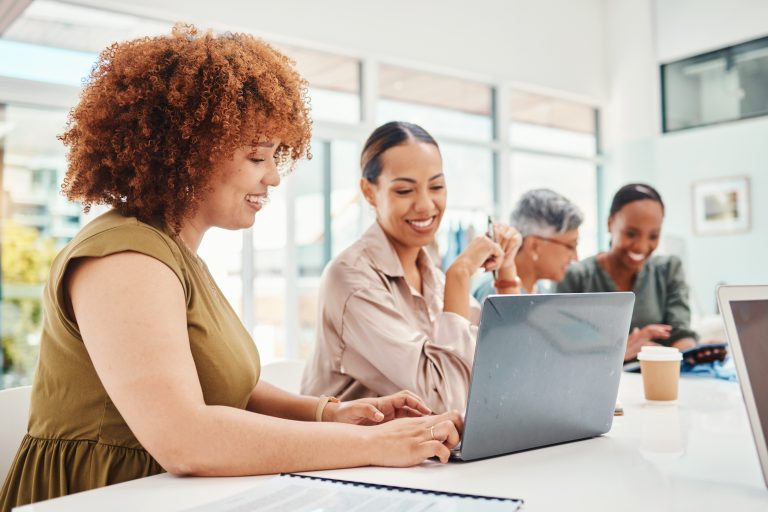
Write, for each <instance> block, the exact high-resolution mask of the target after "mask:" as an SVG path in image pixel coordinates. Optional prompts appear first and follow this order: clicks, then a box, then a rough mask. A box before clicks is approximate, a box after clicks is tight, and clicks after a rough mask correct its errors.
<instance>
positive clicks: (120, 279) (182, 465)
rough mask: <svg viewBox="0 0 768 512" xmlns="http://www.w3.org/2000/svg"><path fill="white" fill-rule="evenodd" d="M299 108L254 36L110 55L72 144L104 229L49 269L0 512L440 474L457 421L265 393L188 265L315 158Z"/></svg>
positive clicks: (72, 161) (77, 190)
mask: <svg viewBox="0 0 768 512" xmlns="http://www.w3.org/2000/svg"><path fill="white" fill-rule="evenodd" d="M305 97H306V83H305V82H304V80H303V79H302V78H301V77H300V76H299V75H298V74H297V73H296V71H295V70H294V69H293V67H292V63H291V62H290V60H289V59H288V58H286V57H285V56H283V55H282V54H280V53H278V52H277V51H275V50H274V49H273V48H272V47H270V46H269V45H267V44H265V43H263V42H261V41H259V40H257V39H255V38H253V37H251V36H248V35H244V34H225V35H221V36H213V35H211V34H210V33H205V34H200V33H198V32H197V31H196V30H195V29H194V28H192V27H177V28H176V29H175V30H174V32H173V34H172V35H171V36H170V37H153V38H143V39H139V40H135V41H130V42H126V43H121V44H115V45H113V46H111V47H110V48H108V49H107V50H105V51H104V52H103V53H102V54H101V56H100V58H99V61H98V63H97V64H96V66H95V68H94V70H93V72H92V76H91V78H90V81H89V82H88V83H87V84H86V86H85V89H84V91H83V93H82V96H81V101H80V103H79V105H78V106H77V107H75V108H74V109H73V110H72V112H71V113H70V119H69V123H68V126H67V130H66V132H65V133H64V135H63V136H62V139H63V141H64V142H65V144H66V145H67V146H69V150H70V151H69V168H68V171H67V175H66V178H65V180H64V185H63V187H62V188H63V190H64V192H65V193H66V195H67V196H68V197H69V198H70V199H72V200H78V201H82V202H83V204H84V206H85V208H86V209H87V208H89V207H90V205H93V204H104V205H109V206H111V207H112V210H110V211H109V212H107V213H105V214H103V215H101V216H99V217H98V218H96V219H95V220H93V221H92V222H91V223H90V224H88V225H86V226H85V227H84V228H83V229H82V230H81V232H80V233H79V234H78V235H77V236H76V237H75V238H74V239H73V240H72V242H71V243H70V244H68V245H67V246H66V247H65V248H64V249H63V250H62V251H61V253H60V254H59V255H58V256H57V258H56V260H55V262H54V264H53V268H52V269H51V274H50V278H49V280H48V283H47V286H46V289H45V292H44V297H43V301H44V315H45V320H44V325H43V331H42V335H41V346H40V360H39V365H38V369H37V373H36V375H35V382H34V386H33V390H32V403H31V408H30V420H29V429H28V434H27V435H26V436H25V437H24V439H23V441H22V444H21V447H20V449H19V451H18V453H17V455H16V459H15V461H14V463H13V465H12V467H11V469H10V471H9V473H8V477H7V479H6V481H5V484H4V486H3V489H2V493H1V494H0V509H2V510H9V509H10V508H11V507H13V506H17V505H21V504H25V503H30V502H35V501H39V500H44V499H48V498H52V497H55V496H61V495H66V494H70V493H74V492H78V491H83V490H87V489H92V488H95V487H100V486H104V485H109V484H113V483H116V482H122V481H126V480H131V479H135V478H139V477H143V476H148V475H153V474H156V473H160V472H162V471H163V470H166V471H169V472H172V473H175V474H189V475H250V474H260V473H277V472H282V471H301V470H313V469H327V468H339V467H349V466H362V465H369V464H378V465H388V466H407V465H412V464H417V463H419V462H421V461H423V460H424V459H426V458H429V457H433V456H437V457H439V458H440V459H441V460H442V461H446V460H447V458H448V456H449V448H451V447H453V446H454V445H455V444H456V443H458V438H459V435H458V429H460V427H461V419H460V418H459V417H458V416H457V415H456V414H445V415H440V416H429V415H427V414H428V413H429V412H430V411H429V409H428V408H427V407H426V406H425V405H424V403H423V401H422V400H421V399H420V398H418V397H416V396H415V395H413V394H412V393H409V392H400V393H396V394H394V395H389V396H386V397H381V398H371V399H363V400H355V401H350V402H339V401H338V400H336V399H334V398H332V397H320V398H317V397H310V396H297V395H293V394H290V393H287V392H284V391H281V390H279V389H277V388H275V387H273V386H271V385H269V384H267V383H265V382H261V381H259V371H260V365H259V357H258V353H257V351H256V347H255V345H254V343H253V340H251V338H250V336H249V335H248V333H247V332H246V330H245V329H244V328H243V326H242V324H241V323H240V321H239V319H238V318H237V316H236V314H235V313H234V311H233V310H232V308H231V307H230V306H229V304H228V303H227V302H226V300H225V298H224V296H223V295H222V293H221V291H220V290H219V289H218V287H217V286H216V284H215V283H214V281H213V279H212V278H211V275H210V274H209V272H208V269H207V267H206V266H205V264H204V263H203V262H202V261H201V260H200V259H199V258H198V256H197V255H196V254H195V253H196V250H197V248H198V247H199V245H200V242H201V240H202V238H203V235H204V234H205V232H206V230H207V229H208V228H210V227H214V226H216V227H222V228H227V229H245V228H249V227H250V226H252V224H253V222H254V218H255V215H256V214H257V212H259V210H261V209H262V208H263V207H264V205H265V204H266V202H267V197H268V190H269V188H270V187H275V186H277V185H278V184H279V183H280V175H279V170H290V169H291V168H292V166H293V163H294V162H295V161H296V160H297V159H299V158H301V157H302V156H304V155H306V154H307V153H308V151H309V140H310V133H311V121H310V117H309V112H308V109H307V106H306V105H307V104H306V101H305ZM406 416H409V417H406ZM388 420H394V421H388ZM313 421H317V422H324V423H313Z"/></svg>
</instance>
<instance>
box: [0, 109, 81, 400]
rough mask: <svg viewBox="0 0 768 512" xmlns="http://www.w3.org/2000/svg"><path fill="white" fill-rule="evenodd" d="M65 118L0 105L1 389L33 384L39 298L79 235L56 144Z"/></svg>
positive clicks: (60, 113) (54, 112)
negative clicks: (59, 256)
mask: <svg viewBox="0 0 768 512" xmlns="http://www.w3.org/2000/svg"><path fill="white" fill-rule="evenodd" d="M66 114H67V113H66V112H65V111H58V110H38V109H34V108H21V107H16V106H4V105H0V183H2V201H1V202H0V204H2V212H0V213H2V222H1V225H2V236H1V237H0V240H1V241H0V251H1V254H0V260H2V267H1V268H2V269H1V270H0V286H2V287H1V288H0V338H1V339H2V349H1V350H0V360H2V375H1V377H2V378H0V387H9V386H17V385H24V384H29V383H31V381H32V375H33V372H34V368H35V364H36V361H37V352H38V345H39V337H40V329H41V323H40V322H41V297H42V290H43V283H45V281H46V279H47V278H48V273H49V271H50V266H51V262H52V260H53V257H54V255H55V254H56V252H57V251H58V250H59V249H60V248H61V247H62V246H63V245H64V244H66V243H67V242H69V240H71V239H72V237H73V236H74V235H75V234H76V233H77V231H78V229H79V228H80V210H79V208H78V206H77V205H76V204H72V203H69V202H68V201H67V200H66V199H65V198H64V197H63V196H62V195H61V194H60V193H59V185H60V183H61V181H62V178H63V176H64V172H65V170H66V161H65V157H64V155H65V151H64V146H63V145H62V144H61V143H60V142H59V141H58V140H57V139H56V135H57V134H58V133H61V132H62V131H63V128H64V124H65V122H66Z"/></svg>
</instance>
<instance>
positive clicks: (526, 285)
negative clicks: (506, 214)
mask: <svg viewBox="0 0 768 512" xmlns="http://www.w3.org/2000/svg"><path fill="white" fill-rule="evenodd" d="M583 220H584V215H583V214H582V213H581V210H580V209H579V207H578V206H576V205H575V204H573V203H572V202H570V201H569V200H568V199H566V198H565V197H563V196H561V195H560V194H558V193H557V192H555V191H553V190H550V189H546V188H537V189H533V190H529V191H528V192H526V193H525V194H523V196H522V197H521V198H520V200H519V201H518V202H517V205H516V206H515V209H514V210H513V211H512V215H511V219H510V223H509V224H510V226H512V227H514V228H516V229H517V230H518V231H519V232H520V234H521V235H522V236H523V245H522V247H521V248H520V250H519V251H518V252H517V255H516V256H515V265H516V266H517V275H518V278H519V279H520V291H521V293H536V292H537V291H538V290H537V287H536V282H537V281H539V280H540V279H549V280H551V281H556V282H557V281H560V280H562V279H563V277H565V271H566V269H567V268H568V265H569V264H570V263H571V262H572V261H574V260H576V259H577V255H576V246H577V244H578V240H579V226H581V223H582V221H583ZM492 293H497V292H496V290H495V289H494V288H493V283H492V282H491V280H490V279H489V278H488V277H486V276H483V279H482V281H481V282H480V283H478V284H477V285H476V287H475V290H474V291H473V295H474V296H475V298H477V299H478V300H479V301H482V300H483V299H484V298H485V297H486V296H488V295H490V294H492Z"/></svg>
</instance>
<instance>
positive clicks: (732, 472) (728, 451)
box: [15, 374, 768, 512]
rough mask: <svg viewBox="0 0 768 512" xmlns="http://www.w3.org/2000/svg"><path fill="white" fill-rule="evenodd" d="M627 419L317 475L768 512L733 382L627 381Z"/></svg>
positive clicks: (538, 506) (171, 498) (169, 495)
mask: <svg viewBox="0 0 768 512" xmlns="http://www.w3.org/2000/svg"><path fill="white" fill-rule="evenodd" d="M619 399H620V400H621V403H622V404H623V406H624V416H619V417H616V418H615V420H614V423H613V428H612V429H611V431H610V432H609V433H607V434H606V435H604V436H600V437H597V438H594V439H589V440H586V441H578V442H574V443H566V444H562V445H558V446H552V447H548V448H540V449H537V450H530V451H527V452H521V453H516V454H512V455H506V456H502V457H495V458H492V459H486V460H481V461H475V462H466V463H462V462H452V463H449V464H447V465H441V464H437V463H434V462H426V463H424V464H422V465H420V466H417V467H413V468H381V467H366V468H356V469H344V470H333V471H318V472H313V473H309V474H312V475H318V476H324V477H329V478H338V479H344V480H355V481H360V482H372V483H382V484H388V485H398V486H405V487H420V488H425V489H434V490H442V491H454V492H461V493H470V494H485V495H492V496H504V497H510V498H522V499H524V500H525V506H524V509H525V510H532V511H539V510H547V511H549V510H566V509H567V510H590V511H594V510H612V511H613V510H622V511H635V510H637V511H639V510H643V511H647V510H653V511H678V510H697V511H698V510H738V511H740V512H747V511H752V510H754V511H757V510H760V511H766V510H768V489H766V487H765V484H764V482H763V479H762V475H761V472H760V467H759V463H758V459H757V452H756V450H755V445H754V442H753V439H752V435H751V431H750V427H749V423H748V421H747V415H746V409H745V407H744V403H743V400H742V398H741V392H740V390H739V386H738V384H737V383H735V382H725V381H717V380H714V379H708V378H707V379H704V378H683V379H682V380H681V382H680V399H679V400H678V403H677V404H675V405H651V404H648V403H646V402H645V400H644V398H643V392H642V381H641V379H640V376H639V375H636V374H624V375H623V376H622V381H621V386H620V389H619ZM269 478H271V476H257V477H232V478H229V477H228V478H194V477H175V476H172V475H168V474H162V475H156V476H153V477H148V478H142V479H139V480H134V481H131V482H126V483H123V484H118V485H113V486H109V487H105V488H101V489H95V490H93V491H88V492H84V493H80V494H74V495H71V496H66V497H63V498H58V499H54V500H50V501H45V502H40V503H37V504H34V505H28V506H26V507H20V508H18V509H15V510H18V511H23V512H32V511H41V512H55V511H63V510H78V511H81V512H87V511H97V510H98V511H101V510H107V509H108V510H112V511H134V510H142V511H152V510H181V509H184V508H189V507H192V506H199V505H202V504H204V503H207V502H211V501H214V500H217V499H221V498H224V497H227V496H230V495H232V494H235V493H238V492H241V491H244V490H247V489H249V488H253V487H254V486H257V485H262V484H263V483H264V482H265V480H266V479H269Z"/></svg>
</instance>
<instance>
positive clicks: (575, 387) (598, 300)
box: [453, 292, 635, 460]
mask: <svg viewBox="0 0 768 512" xmlns="http://www.w3.org/2000/svg"><path fill="white" fill-rule="evenodd" d="M634 302H635V295H634V294H633V293H631V292H618V293H574V294H555V295H491V296H489V297H488V298H487V299H486V300H485V302H483V309H482V315H481V319H480V328H479V332H478V338H477V347H476V348H475V362H474V366H473V368H472V383H471V384H470V388H469V398H468V402H467V412H466V416H465V424H464V435H463V436H462V441H461V444H460V445H459V447H458V448H457V449H456V450H454V452H453V456H454V458H458V459H461V460H474V459H480V458H484V457H492V456H495V455H502V454H505V453H510V452H516V451H521V450H529V449H531V448H538V447H541V446H547V445H552V444H557V443H564V442H568V441H576V440H578V439H586V438H590V437H594V436H598V435H601V434H604V433H606V432H608V430H610V428H611V424H612V422H613V411H614V407H615V405H616V395H617V394H618V388H619V379H620V377H621V373H622V370H621V368H622V363H623V362H624V351H625V347H626V344H627V334H628V333H629V323H630V319H631V317H632V306H633V305H634Z"/></svg>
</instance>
